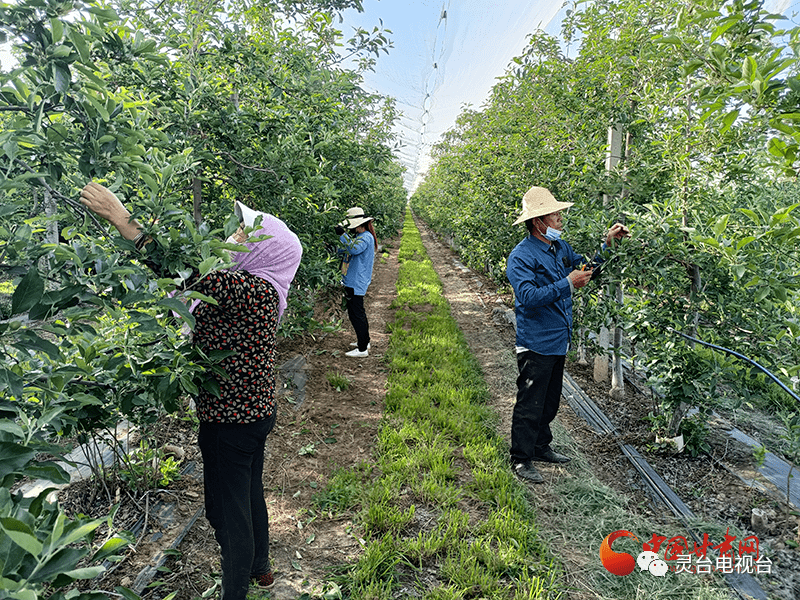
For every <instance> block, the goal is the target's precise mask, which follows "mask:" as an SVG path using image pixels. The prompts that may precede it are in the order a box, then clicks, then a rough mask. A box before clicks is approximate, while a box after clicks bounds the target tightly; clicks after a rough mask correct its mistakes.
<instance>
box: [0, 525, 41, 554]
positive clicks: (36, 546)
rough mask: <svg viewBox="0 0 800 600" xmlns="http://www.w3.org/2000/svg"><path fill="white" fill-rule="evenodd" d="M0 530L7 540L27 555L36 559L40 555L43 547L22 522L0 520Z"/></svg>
mask: <svg viewBox="0 0 800 600" xmlns="http://www.w3.org/2000/svg"><path fill="white" fill-rule="evenodd" d="M0 529H2V530H3V531H5V532H6V535H7V536H8V537H9V539H10V540H11V541H12V542H14V543H15V544H16V545H17V546H19V547H20V548H22V549H23V550H25V552H27V553H28V554H32V555H33V556H36V557H38V556H39V555H40V554H41V553H42V548H43V547H44V546H43V545H42V543H41V542H40V541H39V540H38V539H36V536H35V535H34V533H33V530H32V529H31V528H30V527H28V526H27V525H26V524H25V523H23V522H22V521H18V520H17V519H12V518H11V517H5V518H2V519H0Z"/></svg>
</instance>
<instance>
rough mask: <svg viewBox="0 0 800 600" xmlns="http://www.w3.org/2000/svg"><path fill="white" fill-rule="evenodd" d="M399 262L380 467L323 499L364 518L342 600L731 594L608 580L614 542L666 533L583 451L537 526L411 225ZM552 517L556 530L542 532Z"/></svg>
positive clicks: (706, 586)
mask: <svg viewBox="0 0 800 600" xmlns="http://www.w3.org/2000/svg"><path fill="white" fill-rule="evenodd" d="M400 258H401V266H400V276H399V278H398V299H397V301H396V302H395V303H394V305H393V306H394V308H395V309H396V313H395V319H394V321H393V322H392V323H391V324H390V326H389V329H390V332H391V334H392V336H391V342H390V345H389V350H388V352H387V354H386V360H387V365H388V366H389V367H390V369H391V374H390V376H389V381H388V388H387V392H386V398H385V409H386V413H385V415H384V420H383V424H382V427H381V429H380V431H379V433H378V435H377V439H376V443H375V455H374V456H375V458H374V466H368V465H362V467H360V468H359V469H357V470H356V472H353V471H341V472H339V473H338V474H336V475H335V476H334V477H333V478H332V479H331V480H330V482H329V485H328V486H327V487H326V489H325V490H322V491H321V492H320V493H319V494H318V495H317V497H316V500H317V502H318V503H319V504H320V506H321V507H323V508H326V509H328V510H330V509H331V508H337V509H338V510H349V511H352V512H353V513H357V514H356V518H355V519H354V522H355V523H357V524H358V527H359V528H360V530H361V532H362V535H363V539H364V542H365V547H364V552H363V554H362V556H361V558H360V559H359V560H358V562H357V563H356V564H354V565H350V566H349V567H347V568H346V569H343V570H342V571H341V572H342V573H343V574H342V575H341V576H338V577H336V583H337V584H338V585H340V586H341V589H342V591H343V593H344V597H348V598H353V599H383V598H386V599H389V598H392V599H393V598H398V597H406V596H414V597H419V598H425V599H447V598H453V599H456V598H459V599H462V598H487V599H495V598H497V599H503V600H523V599H555V598H562V597H569V595H570V593H571V591H572V590H571V588H572V587H573V583H572V582H575V581H576V579H578V580H579V581H580V587H581V590H582V591H583V592H584V593H586V594H588V596H587V597H593V598H601V599H608V600H611V599H612V598H613V599H615V600H623V599H625V600H634V599H638V598H681V599H684V598H686V599H693V600H717V599H721V598H723V597H727V596H728V590H727V589H726V588H725V586H724V585H723V584H721V583H720V582H719V581H715V580H711V579H710V580H701V579H699V578H689V577H684V578H667V579H664V578H656V577H652V576H650V577H642V576H640V577H634V576H633V575H631V576H629V577H617V576H615V575H611V574H610V573H609V572H608V571H606V570H605V569H604V567H603V566H602V564H601V562H600V560H599V557H598V548H599V544H600V542H601V541H602V539H603V538H604V537H605V536H606V535H607V534H608V533H610V532H612V531H615V530H617V529H629V530H631V529H633V528H635V529H636V530H637V531H642V532H645V531H647V532H655V531H657V530H658V528H659V527H660V526H657V525H653V524H652V523H648V522H647V521H646V520H644V519H642V518H640V517H636V516H635V511H633V510H632V507H631V506H630V505H629V504H628V501H627V500H626V499H624V498H621V497H619V496H617V495H616V493H615V492H613V491H612V490H611V489H609V488H607V487H606V486H604V485H603V484H602V483H600V482H599V481H597V480H596V479H595V478H594V477H593V475H592V473H591V470H590V469H589V468H588V465H587V464H586V461H585V460H584V459H583V458H581V457H580V451H579V450H578V449H577V448H571V452H570V453H571V454H572V455H574V456H576V457H578V458H576V460H575V461H573V463H572V464H571V466H570V469H569V470H567V472H566V474H565V476H564V477H561V478H558V479H557V480H554V481H553V482H551V483H550V484H548V485H549V486H551V489H550V490H549V492H550V493H549V495H548V497H550V498H552V500H549V501H548V502H550V504H549V505H548V506H547V514H546V515H544V514H543V515H537V513H536V512H535V511H534V509H533V507H532V506H531V499H532V496H531V495H530V490H529V488H528V487H527V486H526V485H524V484H523V483H521V482H520V481H519V480H518V479H517V478H516V477H515V476H514V475H513V474H512V472H511V469H510V468H509V464H508V446H507V443H506V442H505V440H504V439H503V438H502V436H501V435H500V434H499V433H498V431H497V424H498V419H499V417H498V415H497V414H496V413H495V412H494V411H493V410H491V409H490V407H488V406H487V405H486V402H487V400H488V389H487V387H486V383H485V381H484V379H483V376H482V374H481V370H480V366H479V364H478V362H477V360H476V359H475V358H474V356H473V355H472V354H471V353H470V352H469V349H468V346H467V344H466V341H465V339H464V337H463V334H462V333H461V331H460V330H459V328H458V327H457V326H456V323H455V321H454V320H453V318H452V316H451V315H450V308H449V305H448V304H447V302H446V301H444V298H443V296H442V287H441V284H440V282H439V280H438V279H437V278H436V275H435V273H434V271H433V268H432V266H431V264H430V261H429V260H428V259H427V256H426V254H425V251H424V249H423V247H422V241H421V239H420V237H419V233H418V232H417V230H416V228H415V227H414V226H413V222H412V221H411V220H410V218H408V219H407V221H406V227H405V229H404V233H403V243H402V245H401V248H400ZM554 426H555V427H556V429H557V432H556V433H557V437H559V439H560V440H565V443H567V444H569V443H570V442H569V440H568V439H567V438H568V436H567V434H566V432H565V431H564V430H563V428H561V427H560V426H559V425H558V424H557V423H556V424H554ZM540 517H541V519H540ZM544 517H547V519H546V522H547V527H548V529H547V530H546V532H543V531H542V530H540V525H539V521H540V520H541V521H545V519H544ZM662 529H664V531H662V532H661V533H663V534H664V535H677V534H678V533H679V532H677V531H670V530H667V529H666V528H664V527H662ZM555 539H558V541H559V543H558V544H557V546H558V547H559V548H569V549H570V552H571V553H575V554H576V556H577V558H574V560H573V561H572V562H571V563H570V564H571V566H572V567H573V568H574V567H575V565H577V567H578V569H579V573H574V572H572V573H566V572H565V571H564V570H563V569H562V567H561V563H560V559H559V556H558V552H557V551H555V550H553V544H551V543H550V540H555ZM621 549H622V550H623V551H625V548H624V546H623V547H622V548H621ZM639 549H641V545H640V546H639ZM628 551H629V552H631V553H633V554H635V551H634V549H633V548H629V549H628ZM582 561H583V562H582ZM409 590H413V593H411V592H410V591H409Z"/></svg>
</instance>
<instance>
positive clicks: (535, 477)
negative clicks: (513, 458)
mask: <svg viewBox="0 0 800 600" xmlns="http://www.w3.org/2000/svg"><path fill="white" fill-rule="evenodd" d="M514 473H516V474H517V476H518V477H522V479H527V480H528V481H532V482H533V483H544V477H542V475H541V473H539V471H537V470H536V467H534V466H533V465H532V464H531V463H529V462H527V463H517V464H515V465H514Z"/></svg>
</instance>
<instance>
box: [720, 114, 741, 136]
mask: <svg viewBox="0 0 800 600" xmlns="http://www.w3.org/2000/svg"><path fill="white" fill-rule="evenodd" d="M738 118H739V109H738V108H737V109H735V110H732V111H730V112H729V113H727V114H726V115H725V116H724V117H722V129H721V130H720V133H725V132H726V131H728V130H729V129H730V128H731V127H732V126H733V124H734V123H735V122H736V119H738Z"/></svg>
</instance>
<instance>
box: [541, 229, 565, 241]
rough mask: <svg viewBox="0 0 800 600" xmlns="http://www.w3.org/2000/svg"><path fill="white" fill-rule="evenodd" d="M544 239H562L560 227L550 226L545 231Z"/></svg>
mask: <svg viewBox="0 0 800 600" xmlns="http://www.w3.org/2000/svg"><path fill="white" fill-rule="evenodd" d="M544 239H546V240H549V241H551V242H556V241H558V240H560V239H561V232H560V231H559V230H558V229H553V228H552V227H548V228H547V231H545V232H544Z"/></svg>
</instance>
